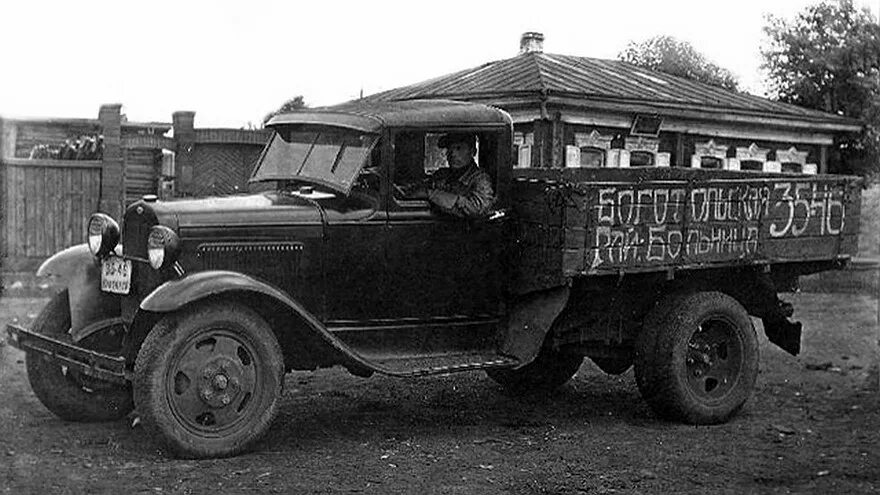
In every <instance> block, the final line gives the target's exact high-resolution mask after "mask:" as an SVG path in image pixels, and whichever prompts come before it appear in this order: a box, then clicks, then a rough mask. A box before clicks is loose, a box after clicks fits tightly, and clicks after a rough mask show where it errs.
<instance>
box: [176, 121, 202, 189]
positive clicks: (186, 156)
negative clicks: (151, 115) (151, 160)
mask: <svg viewBox="0 0 880 495" xmlns="http://www.w3.org/2000/svg"><path fill="white" fill-rule="evenodd" d="M195 118H196V113H195V112H174V113H173V114H172V115H171V119H172V124H173V126H174V140H175V141H176V142H177V149H176V150H174V151H175V156H174V168H175V171H174V175H175V179H174V181H175V184H174V188H175V190H176V195H177V196H190V195H192V192H193V183H192V181H193V167H194V166H195V155H194V153H193V151H194V149H195V142H196V131H195V127H194V123H195Z"/></svg>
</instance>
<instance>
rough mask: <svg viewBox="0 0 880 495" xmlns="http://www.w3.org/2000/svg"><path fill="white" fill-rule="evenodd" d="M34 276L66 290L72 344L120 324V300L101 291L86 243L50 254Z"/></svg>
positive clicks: (96, 268) (97, 268) (96, 269)
mask: <svg viewBox="0 0 880 495" xmlns="http://www.w3.org/2000/svg"><path fill="white" fill-rule="evenodd" d="M37 276H38V277H53V278H54V279H55V282H56V284H57V285H59V286H61V287H65V288H67V293H68V298H69V301H70V326H71V330H70V333H71V335H72V336H73V341H74V342H77V341H79V340H81V339H82V338H84V337H86V336H87V335H89V334H91V333H93V332H94V331H96V330H100V329H101V328H105V327H107V326H112V325H114V324H119V323H120V322H121V320H120V319H119V317H120V316H121V309H120V308H121V306H120V301H121V298H120V296H118V295H114V294H108V293H106V292H102V291H101V269H100V268H99V266H98V264H97V263H95V257H94V256H92V253H91V252H89V247H88V246H87V245H86V244H77V245H75V246H71V247H69V248H67V249H65V250H63V251H59V252H57V253H55V254H53V255H52V256H51V257H49V259H47V260H46V261H44V262H43V264H42V265H40V268H38V269H37Z"/></svg>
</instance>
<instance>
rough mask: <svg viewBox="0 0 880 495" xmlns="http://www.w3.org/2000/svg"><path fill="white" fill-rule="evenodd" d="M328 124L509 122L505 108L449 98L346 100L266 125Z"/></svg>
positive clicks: (374, 127)
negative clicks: (345, 101)
mask: <svg viewBox="0 0 880 495" xmlns="http://www.w3.org/2000/svg"><path fill="white" fill-rule="evenodd" d="M282 125H329V126H334V127H346V128H349V129H355V130H358V131H362V132H369V133H378V132H379V131H380V130H381V129H383V128H387V127H409V128H412V127H444V128H449V127H452V128H455V127H461V128H479V127H499V126H510V125H512V121H511V119H510V116H509V115H508V114H507V112H505V111H503V110H500V109H498V108H494V107H490V106H487V105H482V104H478V103H465V102H458V101H451V100H409V101H359V100H355V101H350V102H347V103H342V104H340V105H335V106H332V107H320V108H307V109H303V110H298V111H295V112H289V113H283V114H280V115H276V116H275V117H272V119H270V120H269V122H267V123H266V126H267V127H274V126H282Z"/></svg>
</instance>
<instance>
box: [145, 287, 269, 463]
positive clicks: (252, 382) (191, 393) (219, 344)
mask: <svg viewBox="0 0 880 495" xmlns="http://www.w3.org/2000/svg"><path fill="white" fill-rule="evenodd" d="M283 377H284V361H283V355H282V353H281V348H280V347H279V345H278V341H277V339H276V338H275V335H274V334H273V333H272V330H271V328H270V327H269V325H268V324H267V323H266V321H265V320H264V319H263V318H262V317H260V315H258V314H257V313H255V312H254V311H252V310H251V309H249V308H247V307H245V306H241V305H237V304H229V303H225V304H221V303H212V304H207V305H201V306H196V307H194V308H191V309H189V310H185V311H184V312H183V313H182V314H180V315H170V316H167V317H165V318H164V319H163V320H161V321H160V322H159V323H158V324H157V325H156V327H154V328H153V330H152V331H151V332H150V334H149V335H148V336H147V338H146V340H145V341H144V344H143V347H141V350H140V352H139V353H138V357H137V361H136V364H135V382H134V393H135V403H136V404H137V408H138V412H139V413H140V414H141V417H142V419H143V420H144V424H145V425H146V426H147V427H148V428H150V429H152V430H154V431H156V432H157V433H158V434H159V438H160V439H161V441H162V442H163V443H164V444H165V445H166V446H167V447H168V448H169V449H170V450H172V451H173V452H174V453H175V454H177V455H179V456H181V457H191V458H208V457H222V456H230V455H235V454H238V453H240V452H241V451H243V450H245V449H247V448H248V447H249V446H250V445H252V444H253V443H254V442H256V441H257V440H258V439H259V438H260V437H262V436H263V435H264V434H265V433H266V431H267V430H268V429H269V426H270V424H271V423H272V420H273V419H274V418H275V414H276V413H277V409H278V398H279V397H280V396H281V387H282V384H283Z"/></svg>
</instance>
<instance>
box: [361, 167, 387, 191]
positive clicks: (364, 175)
mask: <svg viewBox="0 0 880 495" xmlns="http://www.w3.org/2000/svg"><path fill="white" fill-rule="evenodd" d="M381 182H382V171H381V170H380V169H379V167H366V168H364V169H363V170H361V172H360V173H359V174H358V176H357V179H355V182H354V185H355V186H356V187H362V188H364V189H374V190H379V184H380V183H381Z"/></svg>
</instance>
